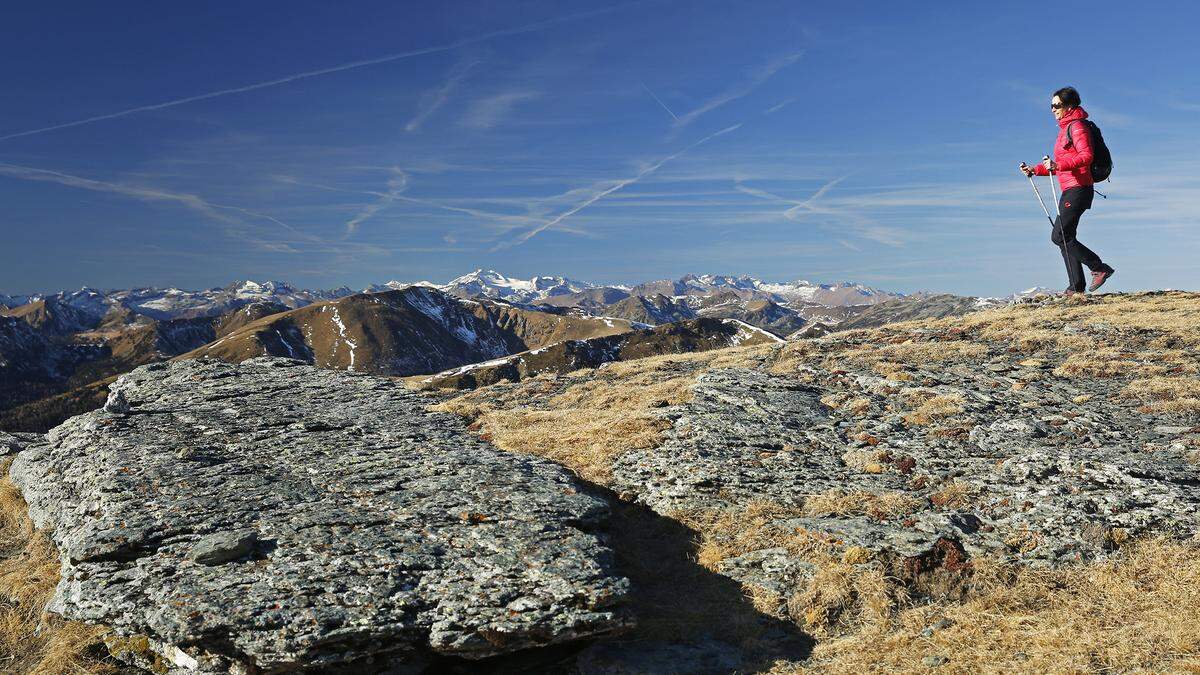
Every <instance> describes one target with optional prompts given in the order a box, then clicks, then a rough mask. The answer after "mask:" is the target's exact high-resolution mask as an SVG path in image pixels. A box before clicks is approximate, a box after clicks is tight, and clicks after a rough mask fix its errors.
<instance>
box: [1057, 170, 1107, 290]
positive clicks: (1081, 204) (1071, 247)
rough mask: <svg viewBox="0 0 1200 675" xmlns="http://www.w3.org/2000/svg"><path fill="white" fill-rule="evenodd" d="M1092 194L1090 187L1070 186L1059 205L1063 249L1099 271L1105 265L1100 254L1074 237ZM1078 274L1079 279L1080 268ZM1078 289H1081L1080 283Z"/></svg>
mask: <svg viewBox="0 0 1200 675" xmlns="http://www.w3.org/2000/svg"><path fill="white" fill-rule="evenodd" d="M1094 195H1095V192H1094V191H1093V189H1092V188H1091V187H1086V188H1071V189H1070V190H1067V191H1066V192H1064V193H1063V194H1062V199H1061V201H1060V204H1059V206H1060V208H1061V210H1062V232H1061V236H1062V240H1063V243H1062V246H1063V249H1064V250H1066V251H1069V252H1070V254H1071V257H1072V258H1074V259H1075V260H1076V261H1078V262H1079V263H1082V264H1084V265H1087V268H1088V269H1089V270H1091V271H1093V272H1099V271H1100V270H1102V269H1105V267H1106V265H1105V264H1104V262H1103V261H1101V260H1100V256H1098V255H1096V254H1095V253H1094V252H1093V251H1092V249H1090V248H1088V247H1087V246H1084V245H1083V243H1082V242H1080V241H1079V240H1078V239H1076V238H1075V233H1076V232H1077V231H1078V229H1079V219H1080V218H1081V217H1082V216H1083V212H1084V211H1086V210H1088V209H1089V208H1091V206H1092V198H1093V196H1094ZM1079 276H1080V278H1081V279H1082V278H1083V271H1082V270H1080V272H1079ZM1081 283H1082V282H1081ZM1079 290H1083V286H1082V285H1081V286H1080V287H1079Z"/></svg>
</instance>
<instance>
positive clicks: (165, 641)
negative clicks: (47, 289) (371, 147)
mask: <svg viewBox="0 0 1200 675" xmlns="http://www.w3.org/2000/svg"><path fill="white" fill-rule="evenodd" d="M631 297H633V296H631ZM663 297H667V296H665V294H664V295H663ZM674 297H675V296H672V299H673V298H674ZM673 301H674V300H673ZM771 302H777V303H778V301H776V300H771ZM938 302H944V300H942V301H938ZM524 304H526V303H521V305H522V306H521V307H518V306H517V305H515V304H508V303H504V302H502V301H499V300H483V299H475V300H467V301H460V300H455V299H454V298H453V296H451V295H448V294H445V293H443V292H442V291H440V290H437V289H432V288H428V287H404V288H399V289H395V290H389V291H385V292H381V293H377V294H373V295H357V296H352V297H347V298H341V299H335V300H330V301H325V302H321V303H316V304H313V305H310V306H306V307H303V308H299V309H294V310H289V311H287V312H282V313H276V314H271V315H266V316H263V317H261V318H258V319H255V320H252V321H249V322H247V323H245V324H244V325H242V326H240V327H239V328H236V329H233V330H232V331H230V332H228V333H227V334H226V335H225V338H224V339H226V342H225V343H224V344H221V343H220V340H218V341H216V342H215V343H212V344H210V346H209V347H206V348H205V349H211V350H212V351H211V352H209V353H205V354H193V355H192V356H189V357H187V358H178V357H177V358H174V359H172V360H169V361H163V362H155V363H149V364H146V365H142V366H139V367H137V368H136V369H135V370H133V371H132V372H130V373H127V374H124V375H121V376H120V377H118V378H117V379H116V380H115V381H114V382H113V383H112V384H111V386H110V387H109V394H108V396H107V399H106V401H105V403H104V405H103V407H102V408H100V409H98V410H95V411H92V412H88V413H85V414H82V415H78V416H75V417H72V418H71V419H68V420H66V421H65V422H63V423H62V424H60V425H58V426H57V427H55V428H54V429H52V430H51V431H50V432H49V433H48V434H38V433H16V434H0V452H3V453H4V454H6V455H7V456H8V458H9V459H7V460H6V461H5V467H6V469H7V471H6V473H7V477H5V478H4V479H3V480H2V481H0V495H2V496H3V499H2V500H0V504H2V505H3V510H4V514H5V518H4V519H3V524H2V527H0V539H2V542H3V545H2V546H0V558H2V560H0V567H2V570H3V573H2V574H0V618H2V619H3V624H2V625H3V630H2V631H0V635H2V636H3V637H4V640H2V641H0V658H3V659H4V660H5V663H6V666H5V668H6V669H7V670H10V671H13V672H27V673H33V672H144V671H149V672H171V673H197V672H199V673H248V672H260V673H268V672H331V671H332V672H360V673H383V672H411V673H421V672H426V673H436V672H460V673H465V672H483V673H489V672H490V673H511V672H561V673H581V674H592V673H660V672H674V673H732V672H742V673H751V672H756V673H779V674H784V673H799V672H847V673H848V672H855V673H857V672H926V671H930V670H944V671H946V672H1047V671H1072V672H1099V671H1103V672H1108V671H1118V670H1122V671H1124V670H1142V671H1152V672H1165V671H1171V672H1182V671H1188V670H1194V669H1196V668H1198V667H1200V633H1197V632H1196V631H1195V630H1193V628H1192V627H1194V626H1197V625H1200V601H1198V600H1200V598H1198V597H1197V594H1198V593H1200V591H1198V590H1197V589H1200V544H1198V543H1197V542H1198V541H1200V537H1198V534H1200V426H1198V425H1200V398H1197V396H1196V392H1197V391H1198V390H1200V356H1198V355H1200V328H1198V327H1197V324H1196V322H1195V321H1194V317H1195V314H1196V312H1197V311H1198V310H1200V294H1191V293H1183V292H1155V293H1138V294H1106V295H1097V296H1081V295H1080V296H1053V297H1050V296H1036V297H1034V298H1026V299H1020V300H1016V301H1013V302H1011V303H1000V302H998V301H997V302H987V303H973V310H972V311H971V312H970V313H967V314H963V315H957V316H949V317H941V318H920V319H917V320H913V321H905V322H900V323H890V324H886V325H883V326H879V327H870V328H857V329H849V330H838V331H833V332H831V333H829V334H827V335H825V336H824V337H811V338H796V339H790V340H783V339H780V338H779V337H777V336H775V335H774V334H773V333H770V332H768V331H766V330H764V329H762V328H757V327H754V326H750V325H749V324H747V323H744V322H742V321H740V320H738V319H732V318H716V317H700V318H697V319H687V320H684V321H681V322H672V323H669V324H663V325H660V326H657V327H654V328H636V329H633V330H625V331H623V332H615V333H612V334H608V335H599V336H591V337H583V333H581V332H580V331H583V332H584V333H586V331H587V330H589V329H590V328H598V326H599V325H605V324H604V320H603V319H600V320H598V321H599V323H598V324H597V323H592V322H594V321H597V320H596V319H586V320H584V319H579V318H578V315H576V314H573V313H571V312H567V313H565V314H551V313H539V314H538V315H537V316H536V321H535V320H534V319H535V317H534V316H533V315H526V314H521V313H520V312H531V311H535V310H527V309H524ZM884 304H886V302H885V303H876V306H882V305H884ZM951 304H955V306H956V307H957V308H958V309H962V307H961V306H959V305H957V304H956V303H951ZM984 305H991V306H984ZM780 306H783V305H782V304H781V305H780ZM335 310H336V315H337V316H338V317H340V323H342V324H345V329H346V330H345V333H344V334H343V332H342V330H341V328H340V327H339V320H337V319H334V318H333V315H334V312H335ZM543 314H544V316H542V315H543ZM550 316H556V317H559V318H561V319H562V320H563V321H581V320H582V321H584V323H564V324H561V325H552V324H549V323H547V324H542V323H540V322H542V321H549V319H547V318H545V317H550ZM422 317H423V318H422ZM9 320H10V322H11V323H10V324H6V325H9V326H10V328H11V329H12V333H11V335H12V336H29V335H35V334H36V333H33V332H32V331H34V330H35V329H34V328H33V327H32V326H30V325H29V324H28V323H26V322H24V321H21V320H20V319H15V318H12V317H9ZM610 320H611V319H610ZM605 327H607V326H605ZM468 328H469V329H471V330H474V331H475V334H476V336H477V340H476V341H475V343H474V344H477V345H481V346H479V347H471V346H470V344H469V341H464V340H463V339H462V338H463V337H464V335H465V331H466V330H467V329H468ZM405 331H411V332H405ZM556 331H557V332H556ZM435 335H436V336H439V337H438V340H439V342H438V345H439V349H438V350H437V351H434V352H431V353H430V354H428V355H426V356H425V357H424V358H425V360H424V361H420V359H419V358H418V356H420V355H421V353H420V352H418V351H416V350H413V351H409V352H405V351H398V352H397V356H396V358H394V359H391V360H388V359H387V358H385V357H384V354H385V353H386V352H388V351H389V350H392V349H396V350H400V349H401V348H402V346H403V345H402V344H401V343H402V342H403V340H409V339H412V340H415V339H419V338H420V336H435ZM335 336H336V338H335ZM389 336H391V337H389ZM396 336H400V337H396ZM452 336H454V337H452ZM560 338H561V339H560ZM22 339H23V338H20V337H13V338H11V340H12V345H15V346H13V347H12V349H13V350H16V349H18V348H24V347H19V345H18V343H20V345H24V344H25V343H24V342H20V341H21V340H22ZM456 339H457V340H458V341H457V342H455V341H453V340H456ZM388 340H394V341H395V342H394V343H392V342H388ZM284 342H286V343H287V344H286V345H285V344H284ZM351 342H353V343H354V346H353V349H354V353H353V356H351V354H350V353H349V350H350V349H351V347H350V343H351ZM5 344H6V345H7V344H8V343H5ZM533 345H538V346H533ZM288 347H290V348H291V350H292V351H293V352H294V353H293V354H291V355H281V354H279V350H283V351H284V352H287V350H288ZM518 348H525V349H523V350H522V351H519V352H518V351H516V350H517V349H518ZM471 349H477V350H478V353H475V352H471V351H470V350H471ZM222 350H224V351H222ZM504 350H512V351H511V352H510V353H508V354H505V355H502V356H499V357H497V358H496V359H491V361H492V362H490V363H489V362H484V363H482V364H480V365H476V366H474V367H464V366H465V365H467V364H464V366H459V367H456V368H455V369H453V370H449V371H448V372H443V373H441V374H437V375H435V374H433V373H432V372H430V373H428V374H426V375H424V376H416V377H411V378H406V379H401V378H397V377H387V376H383V375H387V374H389V372H390V373H395V372H399V371H402V370H405V369H407V368H409V367H410V366H411V367H412V368H424V367H427V366H428V365H430V364H432V363H434V362H439V361H450V360H453V359H456V358H462V359H467V358H475V356H477V355H478V354H482V353H484V352H488V353H495V354H499V353H500V352H502V351H504ZM701 350H702V351H701ZM10 353H16V352H15V351H12V352H10ZM543 355H553V358H551V357H550V356H546V357H545V358H543ZM200 356H206V357H207V356H217V357H221V358H219V359H218V358H199V357H200ZM351 365H353V366H354V367H353V369H352V368H351ZM360 367H361V368H360ZM368 371H369V372H368Z"/></svg>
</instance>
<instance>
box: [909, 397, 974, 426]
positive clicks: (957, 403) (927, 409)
mask: <svg viewBox="0 0 1200 675" xmlns="http://www.w3.org/2000/svg"><path fill="white" fill-rule="evenodd" d="M963 403H964V401H963V397H962V396H961V395H959V394H938V395H934V396H930V397H928V398H926V399H925V400H924V401H922V402H921V403H920V404H919V405H918V406H917V407H916V408H915V409H914V410H913V411H912V412H910V413H908V414H906V415H904V421H905V423H907V424H908V425H909V426H914V427H915V426H924V425H927V424H929V423H931V422H933V421H934V420H940V419H945V418H947V417H953V416H955V415H957V414H959V413H961V412H962V411H963Z"/></svg>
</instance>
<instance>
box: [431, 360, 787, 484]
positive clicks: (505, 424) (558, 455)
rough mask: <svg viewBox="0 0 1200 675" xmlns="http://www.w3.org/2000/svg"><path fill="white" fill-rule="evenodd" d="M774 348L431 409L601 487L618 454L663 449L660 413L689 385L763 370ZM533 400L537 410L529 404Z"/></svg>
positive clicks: (476, 394)
mask: <svg viewBox="0 0 1200 675" xmlns="http://www.w3.org/2000/svg"><path fill="white" fill-rule="evenodd" d="M775 349H777V348H776V347H775V346H774V345H763V346H755V347H744V348H737V349H723V350H714V351H710V352H702V353H698V354H676V355H670V356H657V357H651V358H645V359H637V360H632V361H621V362H615V363H611V364H608V365H606V366H605V367H604V368H602V369H597V370H586V371H578V372H576V373H572V374H571V376H568V377H565V378H562V382H565V383H566V386H565V388H563V389H562V391H561V392H560V393H557V394H551V393H550V392H552V391H555V390H556V387H557V384H556V382H555V381H551V380H545V379H537V378H535V379H531V380H525V381H523V382H520V383H518V384H507V385H500V386H492V387H485V388H482V389H478V390H475V391H472V392H468V393H466V394H463V395H462V396H459V397H457V398H454V399H451V400H449V401H445V402H443V403H440V404H437V405H435V406H432V407H431V409H432V410H437V411H443V412H451V413H455V414H458V415H462V416H464V417H467V418H469V419H471V420H473V421H474V426H475V428H477V429H478V430H479V431H480V432H481V435H482V436H483V437H484V438H485V439H488V440H489V441H491V442H492V443H495V444H496V446H497V447H499V448H501V449H504V450H508V451H510V452H520V453H525V454H531V455H537V456H539V457H545V458H547V459H550V460H553V461H555V462H558V463H560V464H562V465H564V466H566V467H568V468H570V469H572V470H573V471H575V472H576V473H577V474H579V475H580V476H581V477H583V478H585V479H587V480H592V481H597V482H601V483H604V482H606V481H607V478H608V476H609V472H610V470H611V467H612V462H613V460H615V459H616V458H617V457H619V456H620V455H621V454H622V453H624V452H626V451H629V450H635V449H644V448H652V447H655V446H657V445H659V444H661V443H662V435H663V432H664V431H666V430H667V429H669V428H670V426H671V422H670V421H669V420H668V419H666V418H665V417H664V416H663V415H662V414H661V410H662V408H665V407H667V406H672V405H678V404H680V403H683V402H685V401H687V400H688V399H689V398H690V396H691V385H692V384H693V383H694V382H695V380H696V377H698V376H699V375H700V374H701V373H702V372H704V371H706V370H711V369H714V368H735V367H741V368H748V367H762V366H763V364H764V363H765V361H766V360H767V359H768V358H769V357H770V356H771V354H772V353H773V351H774V350H775ZM534 401H536V407H533V406H531V405H529V404H530V403H531V402H534Z"/></svg>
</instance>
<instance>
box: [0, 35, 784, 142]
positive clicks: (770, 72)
mask: <svg viewBox="0 0 1200 675" xmlns="http://www.w3.org/2000/svg"><path fill="white" fill-rule="evenodd" d="M802 56H804V52H802V51H800V52H795V53H792V54H788V55H787V56H784V57H783V58H781V59H778V60H776V61H772V62H771V63H768V64H767V65H766V66H764V67H762V68H760V69H759V70H758V71H757V72H754V73H752V74H751V76H750V77H749V78H747V79H746V80H744V81H742V82H739V83H737V84H735V85H733V86H731V87H730V88H728V89H726V90H725V91H723V92H721V93H720V94H718V95H717V96H714V97H712V98H710V99H709V100H707V101H705V102H704V103H702V104H701V105H700V107H699V108H696V109H695V110H692V111H690V112H686V113H684V114H683V117H680V118H677V119H676V120H675V122H674V126H675V127H676V129H679V128H682V127H685V126H687V125H689V124H691V123H692V122H694V121H695V120H696V118H698V117H700V116H701V115H704V114H705V113H708V112H711V111H713V110H715V109H717V108H720V107H721V106H723V105H725V104H726V103H729V102H730V101H736V100H737V99H739V98H742V97H743V96H746V95H748V94H750V92H752V91H754V90H755V89H757V88H758V87H760V86H762V85H763V84H764V83H765V82H766V81H767V80H769V79H771V78H772V77H774V76H775V73H778V72H779V71H780V70H783V69H784V68H787V67H788V66H790V65H792V64H794V63H796V62H797V61H799V60H800V58H801V57H802ZM0 140H3V139H0Z"/></svg>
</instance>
